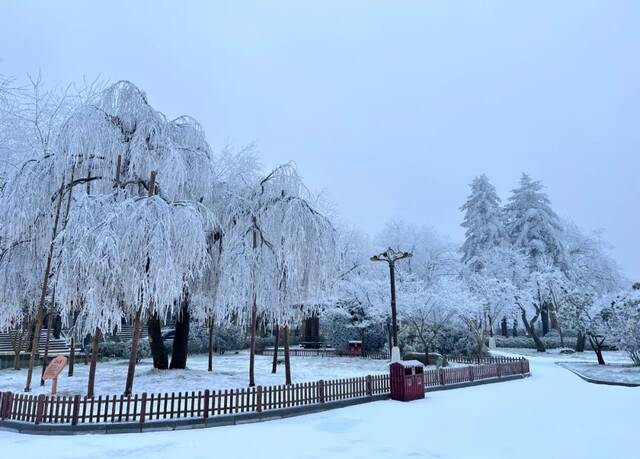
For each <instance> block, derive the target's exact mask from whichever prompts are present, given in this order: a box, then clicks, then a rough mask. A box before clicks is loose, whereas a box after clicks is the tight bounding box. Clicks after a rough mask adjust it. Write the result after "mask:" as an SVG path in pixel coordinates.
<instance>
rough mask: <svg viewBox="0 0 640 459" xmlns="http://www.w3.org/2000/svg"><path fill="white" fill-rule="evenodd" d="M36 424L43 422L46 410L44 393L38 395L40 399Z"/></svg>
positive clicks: (37, 405)
mask: <svg viewBox="0 0 640 459" xmlns="http://www.w3.org/2000/svg"><path fill="white" fill-rule="evenodd" d="M36 403H37V404H36V419H35V422H36V424H40V423H41V422H42V414H43V412H44V395H38V401H37V402H36Z"/></svg>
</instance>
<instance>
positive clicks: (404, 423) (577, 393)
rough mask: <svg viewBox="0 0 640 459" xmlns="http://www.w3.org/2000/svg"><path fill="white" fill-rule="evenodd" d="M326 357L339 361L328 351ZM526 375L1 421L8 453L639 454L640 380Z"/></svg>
mask: <svg viewBox="0 0 640 459" xmlns="http://www.w3.org/2000/svg"><path fill="white" fill-rule="evenodd" d="M330 362H333V360H331V361H330ZM531 366H532V372H533V375H532V376H531V377H530V378H527V379H524V380H517V381H512V382H505V383H498V384H490V385H486V386H477V387H470V388H465V389H456V390H450V391H442V392H434V393H429V394H427V398H426V399H425V400H423V401H417V402H411V403H401V402H393V401H384V402H376V403H369V404H366V405H360V406H355V407H349V408H344V409H339V410H333V411H328V412H324V413H320V414H313V415H306V416H303V417H296V418H290V419H286V420H280V421H270V422H264V423H258V424H245V425H238V426H230V427H219V428H213V429H203V430H191V431H178V432H158V433H145V434H126V435H88V436H81V437H40V436H25V435H20V434H15V433H9V432H1V431H0V444H1V445H2V457H7V458H18V457H19V458H20V459H31V458H41V457H44V456H46V457H47V458H49V459H57V458H64V459H74V458H87V457H91V458H108V459H114V458H118V459H129V458H133V459H144V458H152V459H162V458H165V457H166V458H176V457H178V458H185V459H187V458H189V459H192V458H194V459H195V458H211V457H221V458H239V459H244V458H260V459H271V458H274V459H276V458H277V459H288V458H299V459H313V458H322V459H326V458H349V459H355V458H367V459H378V458H380V459H382V458H391V459H397V458H403V457H416V458H436V457H438V458H460V459H466V458H473V459H482V458H488V459H503V458H510V459H511V458H519V459H534V458H535V459H539V458H541V457H544V458H545V459H555V458H557V459H571V458H581V459H608V458H623V457H624V458H636V457H640V454H639V453H638V449H637V436H638V432H639V431H640V416H638V407H640V389H636V388H627V387H616V386H601V385H595V384H590V383H587V382H585V381H583V380H582V379H580V378H579V377H577V376H576V375H574V374H573V373H571V372H569V371H567V370H565V369H564V368H561V367H559V366H558V365H556V364H555V363H554V359H549V358H545V357H533V358H532V359H531Z"/></svg>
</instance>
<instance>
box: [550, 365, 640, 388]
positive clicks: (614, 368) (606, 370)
mask: <svg viewBox="0 0 640 459" xmlns="http://www.w3.org/2000/svg"><path fill="white" fill-rule="evenodd" d="M561 365H562V366H563V367H566V368H571V369H572V370H574V371H577V372H578V373H580V374H581V375H582V376H585V377H587V378H591V379H595V380H598V381H605V382H612V383H626V384H638V385H640V367H638V366H634V365H629V364H610V365H598V364H597V363H595V362H570V363H569V362H562V363H561Z"/></svg>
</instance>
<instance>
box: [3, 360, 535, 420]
mask: <svg viewBox="0 0 640 459" xmlns="http://www.w3.org/2000/svg"><path fill="white" fill-rule="evenodd" d="M528 373H529V361H528V360H526V359H512V360H510V361H509V362H502V363H488V364H484V365H471V366H466V367H455V368H440V369H432V370H427V371H425V387H426V388H427V389H428V388H431V387H436V386H447V385H455V384H461V383H468V382H473V381H478V380H481V379H491V378H501V377H507V376H512V375H525V374H528ZM389 392H390V385H389V375H388V374H382V375H369V376H362V377H357V378H349V379H336V380H331V381H322V380H320V381H314V382H307V383H299V384H293V385H289V386H284V385H279V386H267V387H263V386H257V387H248V388H243V389H224V390H204V391H198V392H195V391H194V392H177V393H176V392H171V393H170V394H169V393H164V394H148V393H146V392H145V393H143V394H141V395H138V394H136V395H134V396H130V397H125V396H123V395H119V396H118V395H114V396H111V397H110V396H108V395H107V396H104V397H103V396H98V397H93V398H88V397H86V396H85V397H81V396H80V395H75V396H49V395H37V396H36V395H29V394H14V393H11V392H0V420H4V419H6V420H12V421H21V422H25V423H33V424H67V425H78V424H94V423H122V422H129V423H131V422H137V423H140V424H144V423H145V422H153V421H156V420H167V419H181V418H204V419H207V418H210V417H213V416H221V415H227V414H235V413H249V412H257V413H260V412H263V411H268V410H278V409H282V408H289V407H295V406H302V405H312V404H323V403H327V402H334V401H339V400H346V399H354V398H363V397H373V396H376V395H381V394H388V393H389Z"/></svg>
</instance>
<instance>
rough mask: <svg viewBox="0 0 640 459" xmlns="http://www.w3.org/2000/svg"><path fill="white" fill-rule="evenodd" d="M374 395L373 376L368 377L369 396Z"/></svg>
mask: <svg viewBox="0 0 640 459" xmlns="http://www.w3.org/2000/svg"><path fill="white" fill-rule="evenodd" d="M372 395H373V381H372V380H371V375H367V396H369V397H371V396H372Z"/></svg>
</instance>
